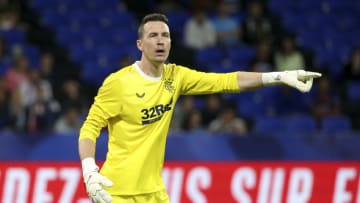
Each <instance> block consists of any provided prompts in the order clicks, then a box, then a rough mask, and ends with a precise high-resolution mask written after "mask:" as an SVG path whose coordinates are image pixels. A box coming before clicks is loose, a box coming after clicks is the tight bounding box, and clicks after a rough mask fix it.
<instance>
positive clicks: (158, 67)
mask: <svg viewBox="0 0 360 203" xmlns="http://www.w3.org/2000/svg"><path fill="white" fill-rule="evenodd" d="M138 65H139V67H140V68H141V70H142V71H143V72H144V73H145V74H146V75H148V76H151V77H160V76H161V75H162V70H163V66H164V63H151V62H150V61H148V60H144V59H143V58H142V59H141V61H139V62H138Z"/></svg>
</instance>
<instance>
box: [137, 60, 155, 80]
mask: <svg viewBox="0 0 360 203" xmlns="http://www.w3.org/2000/svg"><path fill="white" fill-rule="evenodd" d="M133 65H134V67H135V69H136V70H137V72H138V73H139V74H140V75H141V76H142V77H144V78H146V79H148V80H151V81H159V80H161V76H159V77H153V76H149V75H147V74H146V73H144V71H143V70H141V68H140V66H139V65H138V64H137V62H135V63H134V64H133Z"/></svg>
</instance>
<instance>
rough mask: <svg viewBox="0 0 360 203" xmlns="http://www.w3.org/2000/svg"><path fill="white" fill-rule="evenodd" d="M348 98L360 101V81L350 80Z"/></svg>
mask: <svg viewBox="0 0 360 203" xmlns="http://www.w3.org/2000/svg"><path fill="white" fill-rule="evenodd" d="M347 95H348V99H349V100H350V101H352V102H360V82H359V81H349V82H348V84H347Z"/></svg>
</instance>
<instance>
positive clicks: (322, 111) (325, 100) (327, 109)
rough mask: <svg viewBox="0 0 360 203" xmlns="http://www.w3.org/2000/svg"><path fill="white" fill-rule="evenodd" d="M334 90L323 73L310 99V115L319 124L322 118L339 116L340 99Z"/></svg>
mask: <svg viewBox="0 0 360 203" xmlns="http://www.w3.org/2000/svg"><path fill="white" fill-rule="evenodd" d="M335 90H336V88H334V87H332V86H331V82H330V79H329V77H328V75H327V74H324V73H323V75H322V77H321V78H319V79H318V80H317V83H316V85H315V87H314V93H313V94H312V99H311V111H312V114H313V116H314V117H315V118H316V119H317V120H318V121H319V122H320V120H321V119H322V118H323V117H326V116H333V115H340V114H341V105H340V98H339V96H338V95H337V94H336V92H335Z"/></svg>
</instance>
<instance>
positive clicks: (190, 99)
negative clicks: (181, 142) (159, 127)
mask: <svg viewBox="0 0 360 203" xmlns="http://www.w3.org/2000/svg"><path fill="white" fill-rule="evenodd" d="M195 109H196V106H195V98H194V96H183V97H182V98H181V100H180V101H179V102H178V103H177V104H176V105H175V109H174V115H173V119H172V121H171V126H170V129H171V131H179V130H180V129H181V125H182V122H183V120H184V117H185V115H186V114H188V113H190V112H191V111H193V110H195Z"/></svg>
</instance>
